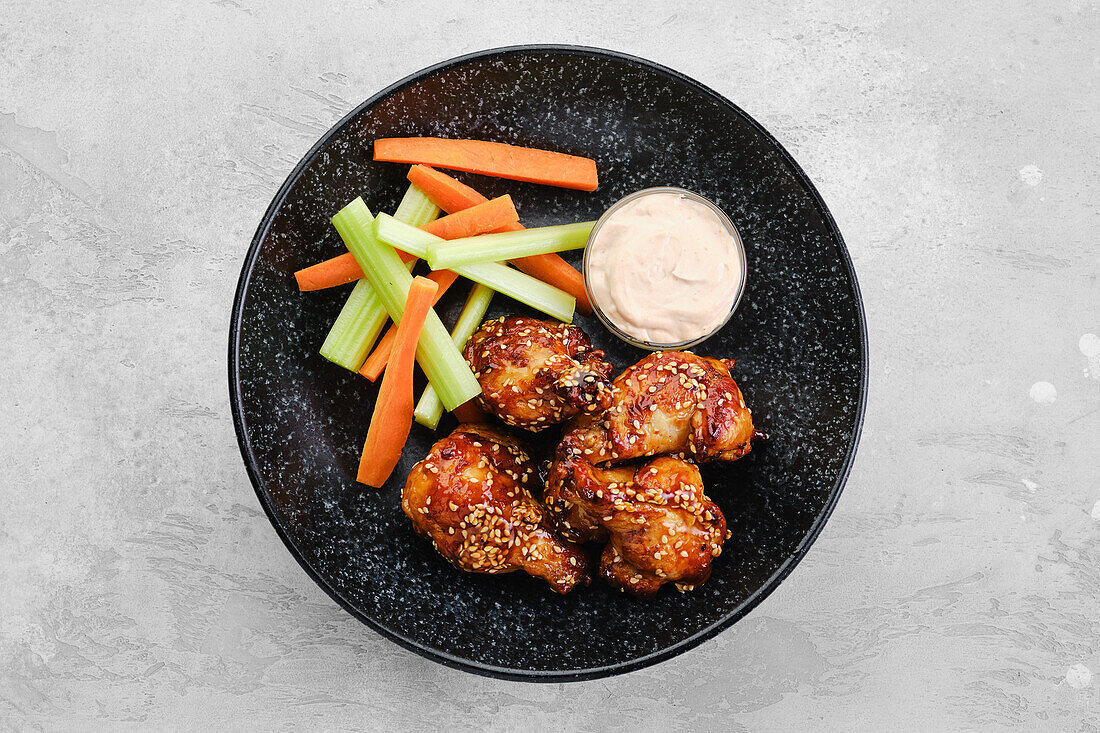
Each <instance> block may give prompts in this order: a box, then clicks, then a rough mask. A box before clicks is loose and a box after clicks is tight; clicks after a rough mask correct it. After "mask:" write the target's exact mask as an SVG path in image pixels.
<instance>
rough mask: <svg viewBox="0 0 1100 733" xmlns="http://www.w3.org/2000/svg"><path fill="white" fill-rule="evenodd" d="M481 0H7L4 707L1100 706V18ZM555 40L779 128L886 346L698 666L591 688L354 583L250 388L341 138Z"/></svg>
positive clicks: (1044, 711)
mask: <svg viewBox="0 0 1100 733" xmlns="http://www.w3.org/2000/svg"><path fill="white" fill-rule="evenodd" d="M473 5H474V4H473V3H461V4H455V5H449V4H447V3H443V2H431V3H424V4H421V3H406V2H397V1H396V0H389V1H387V0H374V1H373V2H365V3H361V4H360V5H359V7H358V8H352V7H350V6H349V5H343V4H336V3H329V2H298V3H292V2H279V3H266V2H260V1H259V0H217V1H216V2H206V3H179V4H169V3H137V2H134V3H111V4H110V7H107V8H96V7H92V5H91V4H85V3H76V2H56V1H54V0H42V2H37V3H19V2H16V1H15V0H3V1H2V2H0V312H2V313H3V320H2V321H0V323H2V332H0V336H2V338H0V364H2V368H0V405H2V408H0V410H2V420H0V445H3V446H4V447H3V448H2V449H0V488H2V494H0V495H2V497H3V500H4V509H3V511H2V512H0V553H2V559H0V587H2V588H3V591H2V593H0V724H4V725H7V726H9V727H11V728H13V729H32V730H33V729H49V730H54V729H61V730H87V729H111V730H117V729H126V728H133V729H152V728H157V729H184V728H189V727H194V728H199V727H203V728H207V727H210V728H228V729H263V730H278V729H295V728H305V727H308V728H313V729H334V730H339V729H372V728H377V729H402V730H430V729H436V728H439V727H447V728H453V729H458V728H467V727H470V728H482V729H490V730H519V729H529V728H531V727H534V728H547V729H566V730H639V729H646V730H648V729H655V730H656V729H670V728H675V727H677V726H678V725H681V724H684V725H690V726H691V727H693V728H695V729H699V730H726V731H738V730H788V729H799V728H809V727H812V728H814V729H820V730H851V729H871V730H905V729H918V730H919V729H924V730H962V729H988V728H995V729H1001V728H1013V727H1015V728H1020V729H1027V730H1068V731H1078V730H1080V731H1086V730H1088V731H1094V730H1097V726H1098V724H1100V699H1098V696H1100V692H1098V687H1100V680H1097V681H1094V680H1093V677H1092V675H1093V671H1096V672H1097V673H1100V640H1098V636H1100V604H1098V601H1100V549H1098V544H1097V539H1098V538H1100V461H1098V460H1097V454H1098V453H1100V339H1097V338H1096V337H1095V336H1091V337H1090V336H1088V335H1087V334H1100V283H1098V276H1100V255H1098V254H1097V249H1096V243H1097V234H1096V232H1097V230H1098V229H1100V226H1098V225H1100V204H1098V202H1100V179H1098V177H1097V169H1098V165H1097V164H1098V162H1100V159H1098V158H1100V154H1098V151H1100V124H1098V120H1100V91H1098V88H1097V84H1098V81H1100V7H1098V5H1097V3H1096V2H1082V1H1072V2H1056V3H1030V2H1028V3H1022V2H1009V3H998V4H995V5H993V4H990V5H988V7H986V8H982V9H970V8H968V7H966V5H967V4H964V3H949V2H942V1H940V2H935V3H931V4H919V3H918V4H913V3H908V2H889V3H883V2H880V1H877V0H870V1H869V2H864V3H847V2H834V3H825V4H821V3H775V2H770V1H769V2H756V1H753V2H747V3H738V4H737V6H736V8H722V7H720V4H719V3H717V2H713V3H708V4H697V5H695V6H692V5H690V4H687V5H685V4H684V3H671V4H669V3H664V2H643V1H640V0H634V1H633V2H629V3H625V2H624V3H617V2H609V3H605V4H603V5H604V7H603V8H602V9H601V10H599V11H595V10H581V9H577V8H574V7H571V6H570V4H567V3H563V2H543V3H532V4H527V5H526V6H522V7H518V9H517V4H516V3H509V2H493V3H478V5H479V6H482V7H483V9H479V10H476V11H475V10H472V9H471V7H472V6H473ZM856 6H858V7H856ZM529 42H566V43H582V44H590V45H596V46H603V47H607V48H612V49H617V50H622V51H626V52H629V53H633V54H637V55H641V56H645V57H648V58H651V59H653V60H655V61H657V62H660V63H663V64H667V65H669V66H672V67H673V68H676V69H679V70H681V71H683V72H685V73H687V74H688V75H690V76H693V77H695V78H697V79H699V80H700V81H702V82H703V83H705V84H708V85H710V86H712V87H714V88H715V89H717V90H718V91H719V92H721V93H723V94H725V95H726V96H728V97H729V98H731V99H732V100H733V101H735V102H736V103H737V104H739V105H741V106H742V107H743V108H744V109H746V110H747V111H748V112H749V113H750V114H752V115H754V116H755V117H756V118H757V119H758V120H760V121H761V122H762V123H763V124H764V125H765V126H766V127H767V128H768V129H769V130H771V131H772V132H773V133H774V134H775V135H776V136H777V137H778V138H779V139H780V141H781V142H783V144H784V145H786V146H787V148H788V149H789V150H790V151H791V152H792V153H793V154H794V156H795V157H796V158H797V159H798V161H799V162H800V163H801V164H802V165H803V167H804V168H805V169H806V170H807V172H808V173H809V175H810V177H811V178H812V179H813V180H814V181H815V182H816V184H817V185H818V187H819V188H820V190H821V192H822V194H823V196H824V197H825V200H826V201H827V202H828V203H829V205H830V207H831V208H832V211H833V213H834V214H835V215H836V218H837V221H838V222H839V224H840V227H841V229H842V231H843V232H844V233H845V235H846V237H847V240H848V244H849V247H850V248H851V252H852V257H853V259H854V261H855V265H856V270H857V272H858V274H859V277H860V282H861V285H862V289H863V294H864V298H865V300H866V307H867V316H868V321H869V329H870V343H871V377H870V381H871V397H870V403H869V407H868V411H867V421H866V427H865V430H864V437H863V444H862V446H861V449H860V453H859V457H858V459H857V461H856V465H855V469H854V471H853V473H852V477H851V480H850V482H849V484H848V488H847V489H846V491H845V493H844V496H843V497H842V499H841V502H840V505H839V508H838V510H837V512H836V514H835V515H834V516H833V518H832V520H831V521H830V523H829V524H828V526H827V527H826V529H825V532H824V533H823V534H822V536H821V538H820V540H819V541H818V542H817V544H816V546H815V547H814V548H813V550H812V552H811V553H810V555H809V556H808V557H807V558H806V560H805V561H804V562H803V563H802V564H801V565H800V566H799V567H798V569H797V570H796V571H795V572H794V574H793V575H792V576H791V577H790V578H789V579H788V580H787V581H786V582H785V583H784V584H783V585H782V586H781V587H780V588H779V590H777V591H776V592H775V593H774V594H773V595H772V596H771V597H770V598H768V599H767V601H765V602H764V603H763V604H762V605H761V606H760V607H759V608H758V609H757V610H755V611H754V612H753V613H752V614H751V615H750V616H749V617H747V618H746V619H745V620H744V621H742V622H741V623H739V624H737V625H736V626H735V627H734V628H732V629H730V630H729V631H726V632H725V633H723V634H721V635H720V636H719V637H718V638H716V639H714V640H712V641H710V642H708V643H706V644H705V645H703V646H702V647H700V648H698V649H696V650H694V651H692V652H689V653H688V654H685V655H683V656H682V657H679V658H677V659H675V660H673V661H670V662H666V663H664V664H661V665H659V666H657V667H653V668H650V669H647V670H644V671H641V672H637V673H634V674H630V675H627V676H623V677H618V678H613V679H607V680H602V681H596V682H590V683H579V684H569V685H532V684H523V683H508V682H498V681H494V680H490V679H484V678H481V677H476V676H473V675H469V674H465V673H462V672H456V671H451V670H448V669H445V668H443V667H441V666H438V665H436V664H433V663H431V662H428V661H426V660H424V659H421V658H420V657H418V656H415V655H413V654H410V653H407V652H405V651H403V650H401V649H400V648H398V647H397V646H395V645H393V644H391V643H389V642H387V641H385V640H383V639H381V638H379V637H378V636H377V635H375V634H374V633H373V632H371V631H369V630H368V629H366V628H365V627H363V626H362V625H360V624H359V623H358V622H356V621H354V620H352V619H351V618H350V617H349V616H348V615H346V614H345V613H344V612H343V611H342V610H341V609H340V608H338V607H337V606H336V605H335V604H334V603H332V602H331V601H330V600H329V599H328V598H327V597H326V596H324V595H323V594H322V593H321V591H320V590H318V589H317V588H316V587H315V586H314V585H313V583H312V582H311V581H310V580H309V579H308V578H307V576H306V575H305V573H303V572H302V570H301V569H300V568H299V567H298V565H297V564H296V563H295V561H294V560H293V559H292V558H291V556H290V555H289V553H288V552H287V551H286V550H285V549H284V548H283V546H282V544H281V543H280V542H279V540H278V538H277V537H276V535H275V533H274V531H273V530H272V529H271V528H270V526H269V525H268V523H267V520H266V519H265V518H264V516H263V515H262V514H261V512H260V509H259V505H258V503H257V500H256V498H255V496H254V494H253V492H252V489H251V487H250V485H249V483H248V479H247V477H246V475H245V472H244V469H243V466H242V464H241V461H240V456H239V454H238V450H237V446H236V441H235V438H234V434H233V427H232V424H231V421H230V416H229V406H228V399H227V390H226V384H225V381H226V380H225V345H226V333H227V327H228V319H229V309H230V304H231V299H232V294H233V289H234V286H235V284H236V280H237V275H238V271H239V267H240V263H241V261H242V259H243V256H244V252H245V249H246V247H247V244H248V241H249V239H250V238H251V236H252V233H253V231H254V229H255V226H256V224H257V222H258V221H259V219H260V216H261V214H262V213H263V211H264V208H265V207H266V205H267V203H268V201H269V200H270V199H271V197H272V195H273V194H274V193H275V191H276V189H277V188H278V186H279V184H280V183H281V182H282V181H283V179H284V177H285V176H286V174H287V173H288V172H289V171H290V169H291V168H292V167H293V165H294V163H295V162H296V161H297V160H298V158H299V157H300V156H301V155H302V154H303V153H304V152H305V151H306V150H307V149H308V147H309V146H310V145H311V144H312V142H313V141H314V140H315V139H316V138H317V137H318V136H320V135H321V134H322V133H323V132H324V131H325V130H326V129H327V128H328V127H329V126H330V125H331V124H332V123H334V122H335V121H336V120H338V119H339V118H340V117H341V116H342V115H343V114H344V113H345V112H347V111H348V110H350V109H351V108H352V107H353V106H354V105H355V104H357V103H358V102H359V101H360V100H362V99H364V98H366V97H367V96H369V95H371V94H372V93H374V92H375V91H376V90H378V89H380V88H382V87H383V86H385V85H387V84H389V83H390V82H392V81H395V80H396V79H398V78H400V77H403V76H405V75H407V74H409V73H411V72H413V71H416V70H417V69H420V68H422V67H424V66H427V65H429V64H431V63H434V62H437V61H440V60H443V59H445V58H448V57H450V56H454V55H457V54H460V53H465V52H469V51H474V50H478V49H481V48H487V47H493V46H500V45H507V44H514V43H529Z"/></svg>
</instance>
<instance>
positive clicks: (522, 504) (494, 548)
mask: <svg viewBox="0 0 1100 733" xmlns="http://www.w3.org/2000/svg"><path fill="white" fill-rule="evenodd" d="M534 476H535V470H534V465H533V464H532V462H531V459H530V458H529V457H528V456H527V454H526V453H525V452H524V451H523V449H522V448H520V446H519V444H518V443H517V442H516V441H515V440H513V439H511V438H509V437H507V436H505V435H503V434H502V433H500V432H497V431H495V430H493V429H491V428H488V427H485V426H482V425H460V426H459V427H458V428H456V429H455V431H454V432H452V433H451V434H450V435H449V436H448V437H446V438H443V439H442V440H440V441H438V442H436V444H435V445H433V446H432V449H431V451H430V452H429V453H428V457H427V458H425V459H424V460H423V461H421V462H420V463H418V464H416V466H414V467H413V470H412V471H411V472H410V473H409V478H408V479H407V480H406V482H405V488H404V490H403V491H402V493H401V508H402V509H404V511H405V514H406V515H407V516H408V517H409V519H411V520H412V523H413V526H414V527H415V528H416V531H417V532H418V533H419V534H421V535H423V536H424V537H427V538H428V539H430V540H431V541H432V544H433V545H434V546H435V548H436V549H437V550H438V551H439V554H441V555H442V556H443V557H444V558H446V559H447V560H448V561H449V562H450V563H451V564H452V565H454V566H455V567H457V568H459V569H460V570H466V571H468V572H472V573H510V572H512V571H514V570H524V571H526V572H527V573H529V574H530V575H533V576H535V577H536V578H542V579H543V580H545V581H546V582H547V583H549V584H550V587H551V588H552V589H553V590H555V591H556V592H558V593H568V592H569V591H570V590H572V589H573V588H574V587H575V586H576V585H578V584H579V585H588V583H589V582H590V576H589V570H588V566H589V561H588V556H587V555H586V554H585V552H584V550H582V549H581V548H580V547H577V546H576V545H573V544H571V543H569V542H566V541H564V540H562V538H561V537H560V536H558V534H557V533H556V532H554V531H553V529H552V528H551V524H550V522H549V519H548V518H547V517H546V515H545V512H544V510H543V508H542V506H540V505H539V503H538V502H537V501H535V499H534V497H533V496H532V495H531V492H530V490H529V489H528V485H529V484H531V483H533V481H532V479H533V478H534Z"/></svg>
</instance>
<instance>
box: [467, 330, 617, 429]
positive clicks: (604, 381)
mask: <svg viewBox="0 0 1100 733" xmlns="http://www.w3.org/2000/svg"><path fill="white" fill-rule="evenodd" d="M465 355H466V361H467V362H469V364H470V367H471V368H472V369H473V370H474V375H475V376H476V377H477V379H478V382H480V383H481V389H482V393H481V395H479V396H478V404H479V405H480V406H481V407H482V409H484V410H485V411H486V412H489V413H491V414H493V415H496V416H497V417H499V418H500V419H501V420H503V421H504V422H505V423H507V424H508V425H514V426H516V427H521V428H525V429H527V430H531V431H533V432H537V431H539V430H543V429H544V428H547V427H549V426H551V425H555V424H557V423H560V422H563V421H565V420H568V419H570V418H572V417H574V416H576V415H578V414H582V413H583V414H587V413H596V412H601V411H603V410H605V409H607V407H608V405H609V404H610V402H611V394H610V390H609V380H610V377H611V370H612V367H611V365H610V364H608V363H607V362H606V361H604V359H603V356H604V354H603V352H602V351H600V350H598V349H593V348H592V342H591V341H589V340H588V336H586V335H585V333H584V331H582V330H581V329H579V328H577V327H576V326H573V325H570V324H566V323H551V322H548V321H540V320H538V319H537V318H525V317H522V316H507V317H503V318H497V319H495V320H492V321H486V322H485V323H483V324H482V325H481V328H479V329H478V331H477V332H476V333H475V334H474V335H473V336H471V337H470V340H469V341H468V342H467V344H466V352H465Z"/></svg>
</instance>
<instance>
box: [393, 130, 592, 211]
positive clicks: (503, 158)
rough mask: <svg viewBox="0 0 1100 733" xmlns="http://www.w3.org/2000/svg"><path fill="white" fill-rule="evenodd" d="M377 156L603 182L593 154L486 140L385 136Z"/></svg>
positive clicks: (536, 178)
mask: <svg viewBox="0 0 1100 733" xmlns="http://www.w3.org/2000/svg"><path fill="white" fill-rule="evenodd" d="M374 159H375V160H382V161H388V162H390V163H423V164H425V165H434V166H438V167H440V168H451V169H454V170H460V171H466V172H468V173H480V174H482V175H485V176H496V177H497V178H508V179H511V180H513V181H527V182H529V183H542V184H545V185H547V186H561V187H563V188H575V189H579V190H581V191H594V190H596V186H597V185H598V183H599V180H598V178H597V176H596V161H594V160H592V159H591V158H583V157H581V156H579V155H566V154H565V153H554V152H551V151H549V150H539V149H537V148H521V147H519V146H517V145H506V144H504V143H491V142H486V141H484V140H448V139H445V138H439V137H389V138H381V139H378V140H375V141H374ZM436 206H439V204H436ZM440 208H443V207H440Z"/></svg>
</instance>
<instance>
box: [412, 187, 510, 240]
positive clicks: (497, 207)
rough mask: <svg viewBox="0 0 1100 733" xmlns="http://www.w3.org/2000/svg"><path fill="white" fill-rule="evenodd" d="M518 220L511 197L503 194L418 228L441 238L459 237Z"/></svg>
mask: <svg viewBox="0 0 1100 733" xmlns="http://www.w3.org/2000/svg"><path fill="white" fill-rule="evenodd" d="M437 205H438V204H437ZM518 222H519V214H517V213H516V207H515V205H514V204H513V203H512V197H511V196H508V195H507V194H505V195H504V196H498V197H497V198H495V199H493V200H492V201H485V202H482V203H479V204H475V205H474V206H471V207H469V208H466V209H463V210H462V211H456V212H455V213H453V214H448V215H447V216H444V217H443V218H441V219H436V220H435V221H432V222H428V223H427V224H425V225H424V226H422V227H420V228H421V229H422V230H424V231H426V232H428V233H429V234H434V235H435V236H437V237H442V238H443V239H459V238H461V237H474V236H477V235H478V234H485V233H486V232H491V231H493V230H494V229H499V228H500V227H502V226H507V225H508V224H516V223H518Z"/></svg>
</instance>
